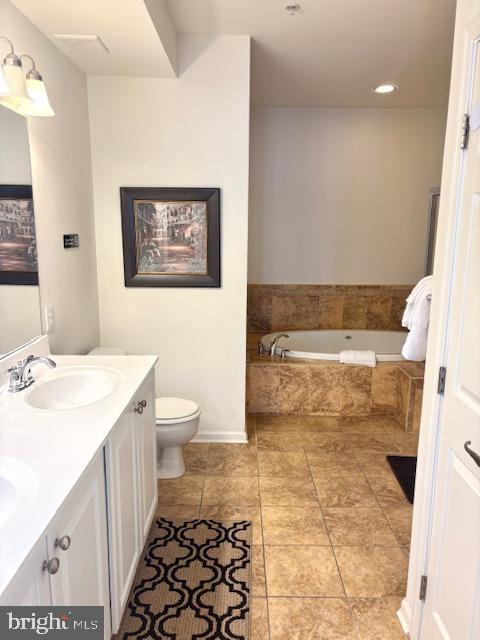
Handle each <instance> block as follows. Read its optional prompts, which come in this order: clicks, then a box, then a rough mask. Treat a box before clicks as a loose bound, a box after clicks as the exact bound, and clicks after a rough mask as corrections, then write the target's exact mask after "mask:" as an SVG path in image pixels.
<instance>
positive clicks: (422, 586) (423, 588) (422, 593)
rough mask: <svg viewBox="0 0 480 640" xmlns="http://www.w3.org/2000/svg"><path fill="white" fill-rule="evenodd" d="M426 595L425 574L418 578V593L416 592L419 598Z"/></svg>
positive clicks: (422, 598) (423, 598) (423, 597)
mask: <svg viewBox="0 0 480 640" xmlns="http://www.w3.org/2000/svg"><path fill="white" fill-rule="evenodd" d="M426 597H427V576H422V577H421V579H420V593H419V594H418V598H419V600H425V598H426Z"/></svg>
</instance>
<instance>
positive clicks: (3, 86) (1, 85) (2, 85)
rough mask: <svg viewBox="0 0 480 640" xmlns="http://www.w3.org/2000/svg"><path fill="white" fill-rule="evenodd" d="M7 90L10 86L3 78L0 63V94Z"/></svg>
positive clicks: (8, 90)
mask: <svg viewBox="0 0 480 640" xmlns="http://www.w3.org/2000/svg"><path fill="white" fill-rule="evenodd" d="M9 92H10V87H9V85H8V84H7V81H6V80H5V76H4V74H3V69H2V66H1V65H0V95H2V94H5V93H9Z"/></svg>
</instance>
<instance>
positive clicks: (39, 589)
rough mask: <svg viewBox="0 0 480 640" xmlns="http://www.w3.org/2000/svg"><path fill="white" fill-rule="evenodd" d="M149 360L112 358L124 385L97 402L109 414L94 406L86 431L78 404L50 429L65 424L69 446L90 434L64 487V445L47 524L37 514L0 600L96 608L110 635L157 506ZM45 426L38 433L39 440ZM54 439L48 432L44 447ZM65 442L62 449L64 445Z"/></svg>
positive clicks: (41, 500)
mask: <svg viewBox="0 0 480 640" xmlns="http://www.w3.org/2000/svg"><path fill="white" fill-rule="evenodd" d="M145 361H146V362H145ZM155 362H156V358H152V357H148V359H147V357H144V356H141V357H140V356H138V357H137V356H133V357H132V360H131V361H130V360H127V359H126V358H125V359H121V360H119V368H120V370H121V371H122V373H123V381H124V384H125V388H124V390H123V395H122V394H121V393H120V392H119V393H118V397H117V399H116V400H115V403H113V402H111V404H110V405H106V408H105V406H104V412H105V414H106V415H109V418H107V419H106V424H105V422H104V421H103V417H102V416H103V415H104V414H102V411H101V407H100V404H98V407H99V417H97V415H95V416H94V420H96V421H97V424H96V427H95V424H94V428H93V429H91V430H90V431H88V430H84V427H83V425H84V422H83V417H82V415H81V413H80V411H81V409H79V410H78V414H74V413H73V412H72V414H70V415H68V416H66V418H64V414H63V413H62V414H61V415H60V414H59V416H58V421H59V422H58V425H57V427H61V428H62V429H63V428H67V426H66V425H64V422H63V420H65V419H69V420H70V421H71V422H70V423H69V425H68V428H71V429H72V439H71V446H73V447H74V446H75V437H77V438H83V437H85V438H88V437H90V442H89V445H90V448H89V450H90V451H91V453H90V455H89V456H88V457H87V456H84V458H83V465H81V467H79V468H77V469H75V473H72V474H71V475H70V483H69V484H68V485H67V483H66V481H65V475H68V471H69V468H68V456H69V455H71V448H69V449H68V454H67V455H66V458H65V461H64V464H63V467H62V471H61V472H59V482H62V481H63V482H64V484H65V489H64V494H63V495H64V497H63V500H62V501H58V502H57V503H56V506H55V510H53V509H52V511H53V512H54V513H55V515H54V516H53V518H51V519H50V521H47V520H46V519H44V520H42V518H41V517H39V518H38V517H37V519H38V520H39V522H41V523H42V524H41V525H40V524H39V527H40V526H41V530H40V531H39V532H38V534H37V537H36V538H35V539H34V540H33V542H32V544H31V546H30V547H29V551H28V552H27V554H26V555H25V556H24V560H23V561H22V564H21V565H19V566H17V567H16V569H15V573H13V577H12V578H10V581H9V583H8V586H7V587H5V589H4V590H3V592H2V593H1V595H0V605H25V606H35V605H39V606H40V605H45V606H51V605H54V606H81V605H96V606H103V607H104V610H105V638H106V639H110V637H111V634H112V633H117V631H118V628H119V625H120V621H121V618H122V615H123V612H124V609H125V606H126V604H127V600H128V596H129V593H130V589H131V587H132V582H133V578H134V576H135V572H136V569H137V565H138V562H139V560H140V558H141V553H142V550H143V547H144V545H145V542H146V539H147V535H148V532H149V529H150V525H151V523H152V520H153V518H154V516H155V510H156V505H157V459H156V433H155V380H154V372H153V366H154V365H155ZM146 367H148V368H146ZM147 372H149V373H147ZM129 376H135V377H134V380H136V384H132V383H130V384H128V377H129ZM119 384H121V383H119ZM139 385H140V386H139ZM112 407H113V408H112ZM0 411H1V407H0ZM108 411H110V414H108ZM118 416H120V417H118ZM54 418H56V416H55V417H54ZM32 420H33V418H32ZM49 424H50V423H48V424H47V423H46V426H45V431H44V437H45V438H47V439H48V437H49V436H50V431H49ZM34 428H37V427H36V426H35V425H34V427H32V429H34ZM75 430H76V431H75ZM97 434H98V435H97ZM0 435H1V433H0ZM13 444H14V445H15V446H16V441H15V442H14V443H13ZM54 444H55V443H54V440H53V437H52V442H51V443H50V446H54ZM83 444H85V443H84V442H83ZM12 446H13V445H12ZM65 446H69V447H70V444H69V442H67V441H66V445H65ZM49 450H50V448H49ZM60 456H61V452H60ZM39 460H40V462H39V466H40V469H41V470H42V473H43V476H44V477H45V476H47V478H48V479H49V482H47V481H46V480H45V479H42V482H43V485H42V493H41V496H39V497H38V505H39V507H38V511H39V514H40V516H43V515H44V514H42V513H41V512H40V510H41V506H42V505H49V507H50V506H51V503H49V489H50V487H51V486H52V483H53V482H55V479H56V478H55V469H52V471H51V473H50V469H49V467H46V466H42V465H43V460H44V458H42V457H40V458H39ZM40 463H41V464H40ZM54 466H55V465H54V463H53V462H52V467H54ZM82 469H83V471H82ZM62 474H63V475H62ZM72 486H73V489H71V487H72ZM35 506H36V505H35V504H34V505H33V506H32V507H31V509H34V507H35ZM31 521H33V522H35V519H34V518H32V519H31ZM28 522H29V521H28V520H25V524H24V526H28ZM14 532H15V529H14V528H13V527H12V529H11V534H10V539H9V540H8V544H9V545H10V546H11V547H12V548H14V545H15V536H14ZM3 535H4V534H3ZM0 555H1V554H0ZM1 568H2V567H1V566H0V570H1Z"/></svg>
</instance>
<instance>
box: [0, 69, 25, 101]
mask: <svg viewBox="0 0 480 640" xmlns="http://www.w3.org/2000/svg"><path fill="white" fill-rule="evenodd" d="M2 71H3V78H4V80H5V84H6V87H4V90H3V91H1V90H0V98H1V99H2V103H3V104H5V103H6V102H7V103H9V104H12V103H13V104H15V103H16V104H17V105H21V104H26V103H29V102H31V101H32V100H31V98H30V97H29V95H28V93H27V85H26V82H25V76H24V75H23V69H22V66H21V65H16V64H3V65H2Z"/></svg>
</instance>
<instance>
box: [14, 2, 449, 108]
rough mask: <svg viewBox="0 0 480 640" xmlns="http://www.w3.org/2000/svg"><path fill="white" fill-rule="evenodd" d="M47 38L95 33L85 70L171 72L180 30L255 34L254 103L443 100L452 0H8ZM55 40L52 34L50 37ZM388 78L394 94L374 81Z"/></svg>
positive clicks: (79, 58)
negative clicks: (104, 49)
mask: <svg viewBox="0 0 480 640" xmlns="http://www.w3.org/2000/svg"><path fill="white" fill-rule="evenodd" d="M12 1H13V3H14V4H15V5H16V6H17V7H18V8H19V9H20V10H21V11H22V12H23V13H25V15H26V16H27V17H28V18H29V19H30V20H32V22H34V23H35V24H36V25H37V26H38V27H39V28H40V29H42V31H44V33H45V34H46V35H48V36H49V37H50V38H52V36H53V34H55V33H77V34H96V35H99V36H100V37H101V38H102V40H103V41H104V42H105V43H106V45H107V46H108V48H109V50H110V53H109V54H108V55H92V54H86V53H79V52H78V51H77V52H74V51H72V50H70V49H67V48H66V47H65V45H64V44H61V43H58V41H56V40H53V41H54V42H55V44H56V45H57V46H59V48H60V49H62V50H63V51H64V52H65V53H66V55H68V56H69V57H70V58H71V59H72V60H73V61H74V62H75V63H76V64H77V65H78V66H79V67H80V68H81V69H83V71H85V73H87V74H96V75H124V76H128V75H133V76H153V77H170V78H171V77H175V73H176V35H177V33H179V34H249V35H251V36H252V102H253V104H254V105H256V106H289V107H316V106H321V107H382V108H383V107H397V108H405V107H406V108H414V107H417V108H419V107H425V108H426V107H444V106H446V104H447V100H448V85H449V77H450V63H451V50H452V40H453V26H454V13H455V0H299V2H300V3H301V6H302V10H301V11H300V12H299V13H297V14H295V15H293V16H291V15H289V13H288V12H287V11H286V10H285V5H286V4H287V0H121V1H120V2H119V1H118V0H81V1H80V2H67V1H66V0H41V1H39V0H12ZM52 39H53V38H52ZM384 82H390V83H393V84H396V85H398V86H399V90H398V91H396V92H395V93H394V94H391V95H387V96H379V95H377V94H374V93H373V92H372V87H374V86H376V85H378V84H381V83H384Z"/></svg>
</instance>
